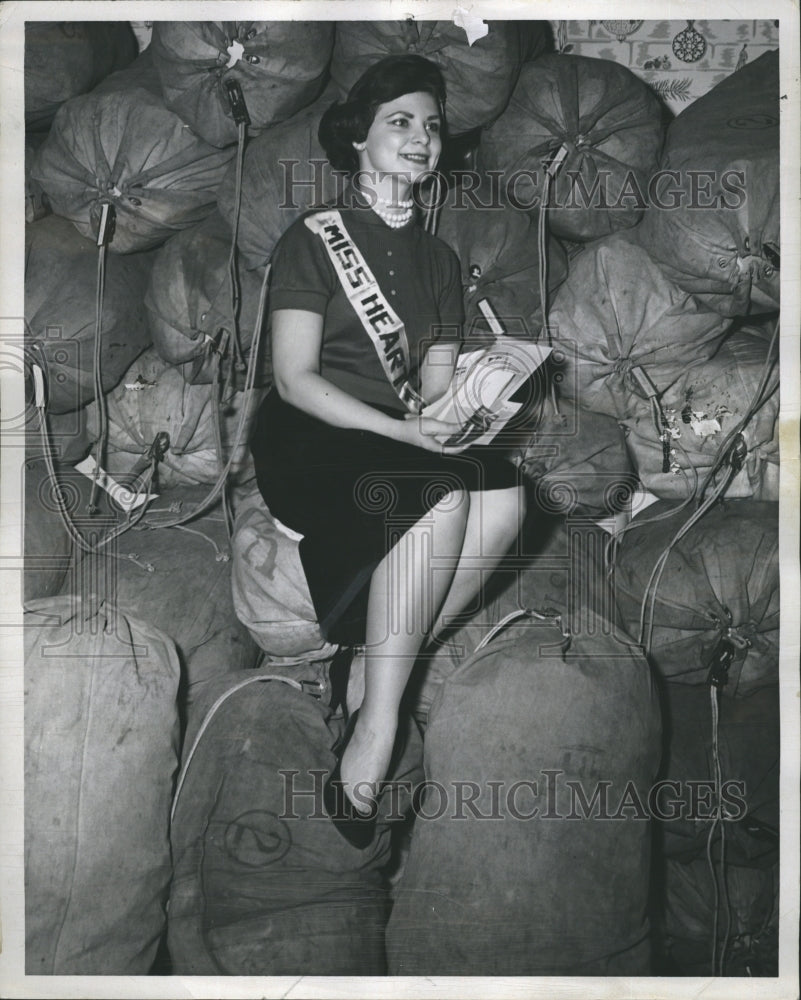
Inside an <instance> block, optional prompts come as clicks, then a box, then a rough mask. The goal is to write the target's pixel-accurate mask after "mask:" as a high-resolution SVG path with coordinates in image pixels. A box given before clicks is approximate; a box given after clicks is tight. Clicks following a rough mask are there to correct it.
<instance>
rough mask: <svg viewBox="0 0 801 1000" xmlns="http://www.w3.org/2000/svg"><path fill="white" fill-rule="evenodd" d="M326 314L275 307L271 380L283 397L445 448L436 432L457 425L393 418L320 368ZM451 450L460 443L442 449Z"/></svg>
mask: <svg viewBox="0 0 801 1000" xmlns="http://www.w3.org/2000/svg"><path fill="white" fill-rule="evenodd" d="M322 339H323V317H322V316H320V315H319V314H318V313H313V312H308V311H306V310H303V309H277V310H276V311H275V312H274V313H273V317H272V365H273V382H274V384H275V388H276V389H277V391H278V394H279V395H280V396H281V398H282V399H283V400H284V401H285V402H287V403H289V404H291V405H292V406H295V407H297V408H298V409H299V410H303V412H304V413H308V414H310V415H311V416H312V417H317V419H318V420H323V421H325V423H327V424H332V425H333V426H334V427H348V428H353V429H356V430H365V431H371V432H372V433H373V434H381V435H382V436H383V437H388V438H391V439H392V440H394V441H403V442H405V443H407V444H413V445H416V446H418V447H420V448H425V449H426V450H428V451H436V452H442V451H443V447H442V445H441V444H440V443H439V442H438V441H437V440H436V437H449V436H450V435H451V434H453V433H455V431H457V430H458V425H455V424H448V423H443V422H442V421H440V420H432V419H431V418H430V417H420V418H418V417H414V418H412V417H408V418H407V419H406V420H395V419H394V418H393V417H390V416H388V415H387V414H385V413H382V412H381V411H380V410H376V409H375V408H374V407H372V406H370V405H369V404H367V403H363V402H362V401H361V400H359V399H356V398H355V397H354V396H351V395H350V394H349V393H347V392H345V391H344V390H343V389H340V388H339V387H338V386H335V385H334V384H333V383H331V382H329V381H328V380H327V379H325V378H323V377H322V375H321V374H320V348H321V346H322ZM444 450H445V451H447V452H448V453H455V452H457V451H461V450H462V449H461V448H447V449H444Z"/></svg>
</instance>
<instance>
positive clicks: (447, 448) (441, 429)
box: [398, 413, 470, 455]
mask: <svg viewBox="0 0 801 1000" xmlns="http://www.w3.org/2000/svg"><path fill="white" fill-rule="evenodd" d="M398 424H399V428H398V429H399V431H400V437H399V440H401V441H403V442H405V443H406V444H411V445H415V446H416V447H418V448H425V450H426V451H433V452H436V454H438V455H456V454H458V453H459V452H460V451H464V450H465V448H469V447H470V443H469V442H468V443H467V444H458V445H447V444H445V442H446V441H447V440H448V439H449V438H451V437H453V435H454V434H458V433H459V432H460V431H461V429H462V428H461V425H460V424H457V423H448V422H446V421H444V420H436V419H435V418H434V417H423V416H419V415H418V414H415V413H408V414H407V415H406V416H405V418H404V419H403V421H398Z"/></svg>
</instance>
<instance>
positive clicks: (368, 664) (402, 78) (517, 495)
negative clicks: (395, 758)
mask: <svg viewBox="0 0 801 1000" xmlns="http://www.w3.org/2000/svg"><path fill="white" fill-rule="evenodd" d="M444 107H445V87H444V83H443V80H442V76H441V74H440V71H439V69H438V68H437V67H436V66H435V65H434V64H433V63H431V62H429V61H428V60H426V59H423V58H421V57H419V56H413V55H404V56H390V57H388V58H386V59H383V60H381V61H380V62H379V63H377V64H375V65H374V66H372V67H371V68H370V69H369V70H367V72H366V73H364V75H363V76H362V77H361V79H359V81H358V82H357V83H356V84H355V85H354V87H353V88H352V90H351V92H350V94H349V95H348V99H347V100H346V101H345V102H344V103H342V104H334V105H333V106H332V107H331V108H329V109H328V111H327V112H326V113H325V115H324V116H323V119H322V121H321V124H320V130H319V136H320V141H321V143H322V145H323V148H324V149H325V150H326V153H327V155H328V157H329V159H330V161H331V164H332V165H333V167H334V168H336V169H341V170H346V171H348V172H349V174H350V185H349V187H348V189H347V190H346V192H345V194H344V197H343V199H342V202H341V204H338V205H337V206H336V207H335V209H334V210H331V211H324V212H311V213H308V214H307V215H306V216H304V217H302V218H301V219H299V220H298V221H297V222H295V223H294V224H293V225H292V226H291V227H290V228H289V229H288V230H287V232H286V233H285V234H284V236H283V237H282V239H281V240H280V242H279V244H278V246H277V247H276V250H275V253H274V255H273V271H272V286H271V292H270V308H271V311H272V364H273V379H274V387H273V389H272V390H271V392H270V393H269V395H268V396H267V398H266V400H265V402H264V403H263V404H262V407H261V410H260V412H259V416H258V419H257V424H256V429H255V433H254V436H253V438H252V441H251V447H252V451H253V455H254V459H255V463H256V471H257V478H258V483H259V488H260V490H261V492H262V495H263V496H264V499H265V502H266V503H267V506H268V507H269V508H270V511H271V512H272V513H273V514H274V515H275V516H276V517H277V518H279V519H280V520H281V521H282V522H283V523H284V524H286V525H287V526H288V527H290V528H292V529H294V530H296V531H298V532H299V533H301V534H302V535H303V539H302V541H301V543H300V555H301V560H302V562H303V567H304V571H305V573H306V576H307V580H308V584H309V589H310V592H311V595H312V599H313V601H314V604H315V609H316V612H317V616H318V621H319V623H320V627H321V629H322V631H323V634H324V635H325V637H326V638H327V639H328V640H330V641H333V642H339V643H341V644H343V645H360V644H363V645H364V647H365V668H364V669H365V677H364V697H363V701H362V703H361V707H360V709H359V710H358V713H355V714H353V715H352V716H351V719H350V722H349V725H348V728H347V730H346V734H345V738H344V740H343V741H342V743H341V745H340V750H339V760H338V764H337V767H336V769H335V772H334V773H333V774H332V776H331V778H330V779H329V781H328V783H327V784H326V788H325V802H326V808H327V810H328V812H329V815H331V818H332V819H333V821H334V822H335V824H336V826H337V829H338V830H339V831H340V832H341V833H342V834H343V835H344V836H345V837H346V838H347V839H348V840H350V841H351V842H352V843H354V844H357V845H366V844H367V843H369V841H370V839H371V837H372V823H371V820H372V818H373V817H374V815H375V811H376V810H375V797H376V795H377V792H378V787H379V783H380V781H381V780H382V779H383V778H384V777H385V776H386V775H387V772H388V769H389V767H390V760H391V756H392V752H393V746H394V744H395V736H396V731H397V727H398V710H399V704H400V700H401V696H402V694H403V691H404V689H405V687H406V683H407V680H408V678H409V674H410V672H411V669H412V667H413V665H414V663H415V660H416V659H417V657H418V654H419V653H420V651H421V649H422V648H423V646H424V644H426V643H427V642H431V641H434V640H436V639H437V638H438V637H439V636H441V634H442V632H443V630H444V629H446V628H447V627H448V625H449V624H451V623H453V621H454V620H455V618H456V616H458V615H459V614H460V613H463V612H465V611H472V610H474V609H475V605H476V600H477V598H478V595H479V594H480V591H481V587H482V583H483V582H484V581H485V580H486V578H487V577H488V576H489V574H490V573H491V572H492V570H493V569H494V568H495V567H496V566H497V564H498V562H499V561H500V560H501V559H502V557H503V556H504V554H505V553H506V552H507V551H508V549H509V547H510V546H511V545H512V544H513V542H514V540H515V538H516V537H517V535H518V532H519V528H520V523H521V519H522V517H523V514H524V497H523V491H522V489H521V487H520V486H519V485H518V477H517V470H516V468H515V467H514V466H513V464H512V463H511V462H510V461H508V460H507V459H506V458H505V457H503V456H502V455H501V454H500V453H499V452H498V450H497V449H493V448H492V447H491V446H488V447H483V448H482V447H473V448H469V449H467V450H464V446H462V447H461V448H460V447H456V446H449V445H448V444H445V443H444V442H447V440H448V438H449V437H451V436H452V435H453V434H454V433H455V432H456V431H458V429H459V428H458V425H452V424H448V423H443V422H441V421H438V420H434V419H432V418H430V417H427V416H426V414H425V406H426V405H428V404H430V403H433V402H434V401H435V400H437V399H438V398H440V397H441V396H442V395H443V394H444V393H445V391H446V390H447V388H448V386H449V383H450V381H451V377H452V375H453V370H454V364H455V360H456V355H457V353H458V348H459V338H460V336H461V324H462V322H463V305H462V286H461V269H460V265H459V261H458V259H457V258H456V256H455V255H454V253H453V252H452V251H451V250H450V248H449V247H448V246H447V245H446V244H445V243H443V242H442V241H441V240H439V239H438V238H437V237H435V236H432V235H430V234H429V233H427V232H426V231H425V230H424V229H423V228H422V226H420V225H418V223H417V220H416V218H415V204H414V201H415V198H414V195H415V192H416V190H417V188H416V186H417V185H418V184H419V183H420V182H421V181H423V180H424V179H426V178H430V177H431V175H432V171H434V169H435V167H436V165H437V161H438V158H439V155H440V151H441V149H442V140H443V134H444V130H445V116H444ZM421 410H422V412H421Z"/></svg>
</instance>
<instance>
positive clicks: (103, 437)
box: [89, 242, 108, 513]
mask: <svg viewBox="0 0 801 1000" xmlns="http://www.w3.org/2000/svg"><path fill="white" fill-rule="evenodd" d="M105 287H106V244H105V242H103V243H102V244H101V245H100V246H99V247H98V250H97V281H96V285H95V339H94V354H93V358H92V378H93V381H94V388H95V400H96V402H97V424H98V436H97V441H96V442H95V470H94V474H93V477H92V492H91V493H90V495H89V511H90V513H92V512H93V511H95V510H96V509H97V491H98V490H99V488H100V484H99V476H100V469H101V468H102V466H103V464H104V458H105V453H106V443H107V441H108V406H107V403H106V397H105V394H104V392H103V379H102V372H101V346H102V345H101V340H102V332H103V298H104V294H105Z"/></svg>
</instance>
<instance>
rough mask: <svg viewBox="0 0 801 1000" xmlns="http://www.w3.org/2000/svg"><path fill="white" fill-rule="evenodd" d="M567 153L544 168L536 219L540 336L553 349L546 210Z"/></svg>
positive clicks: (553, 390) (561, 152)
mask: <svg viewBox="0 0 801 1000" xmlns="http://www.w3.org/2000/svg"><path fill="white" fill-rule="evenodd" d="M567 153H568V150H567V147H566V146H564V145H562V146H560V147H559V149H558V150H557V151H556V154H555V155H554V156H553V158H552V159H551V161H550V163H549V164H548V166H547V167H546V168H545V190H544V193H543V199H542V204H541V205H540V214H539V217H538V218H537V253H538V254H539V260H538V262H537V268H538V279H539V286H540V308H541V309H542V330H541V331H540V335H541V334H542V331H543V330H544V331H545V335H546V337H547V338H548V346H549V347H553V336H552V334H551V325H550V321H549V313H550V304H549V302H548V265H549V263H550V261H549V256H548V222H547V219H548V212H547V210H548V206H549V205H550V201H551V187H552V185H553V183H554V181H555V180H556V175H557V174H558V173H559V171H560V170H561V168H562V164H563V163H564V161H565V158H566V157H567ZM540 335H538V337H537V340H539V336H540ZM550 389H551V406H552V407H553V412H554V414H555V415H556V416H560V415H561V414H560V410H559V401H558V399H557V395H556V384H555V383H554V382H553V381H551V385H550ZM543 402H544V401H543Z"/></svg>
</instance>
